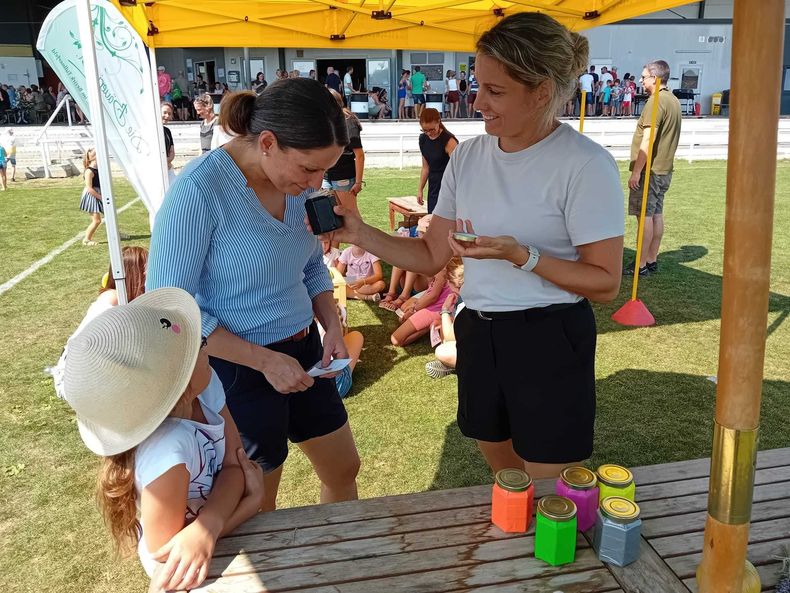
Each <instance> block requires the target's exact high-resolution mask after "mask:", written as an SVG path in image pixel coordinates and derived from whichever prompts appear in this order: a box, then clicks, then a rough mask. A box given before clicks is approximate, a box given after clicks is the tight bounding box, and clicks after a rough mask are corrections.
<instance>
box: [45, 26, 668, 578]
mask: <svg viewBox="0 0 790 593" xmlns="http://www.w3.org/2000/svg"><path fill="white" fill-rule="evenodd" d="M587 59H588V44H587V41H586V39H585V38H583V37H581V36H580V35H578V34H576V33H572V32H570V31H568V30H567V29H566V28H565V27H563V26H562V25H561V24H560V23H558V22H557V21H555V20H554V19H552V18H551V17H549V16H547V15H545V14H539V13H519V14H515V15H513V16H509V17H507V18H503V19H501V20H499V21H498V22H497V24H496V25H495V26H494V27H493V28H492V29H491V30H489V31H487V32H486V33H484V34H483V35H482V36H481V37H480V38H479V40H478V43H477V55H476V62H475V66H476V69H477V72H476V73H475V72H474V70H472V71H471V72H470V74H471V76H470V78H469V79H466V80H465V79H464V77H459V78H455V77H454V76H455V73H454V72H453V71H448V72H447V82H448V84H447V88H448V93H453V95H452V99H453V100H450V97H448V101H449V102H450V104H453V103H455V104H458V110H457V111H456V113H462V110H461V104H462V101H465V103H466V104H467V105H470V99H469V96H470V94H471V92H472V90H473V89H474V95H475V96H474V98H472V99H471V104H472V105H473V106H474V109H476V110H477V111H479V112H481V114H482V117H483V120H484V122H485V130H486V134H484V135H482V136H479V137H476V138H473V139H470V140H468V141H466V142H464V143H460V144H459V142H458V140H457V139H456V138H455V136H453V134H452V133H450V132H449V131H448V130H447V129H446V128H445V126H444V124H443V123H442V114H440V113H439V112H438V111H436V110H434V109H428V108H424V103H425V102H424V94H425V92H426V86H425V85H426V82H425V79H424V75H422V73H421V72H419V70H418V69H417V68H415V72H414V73H413V74H412V73H410V72H408V71H405V72H404V76H403V78H402V85H401V86H399V106H398V108H399V110H400V109H401V108H403V109H406V108H407V105H406V104H405V99H406V98H407V97H408V95H409V93H411V98H412V100H413V101H414V108H415V116H416V117H418V118H419V122H420V126H421V129H422V135H421V136H420V142H419V143H420V150H421V152H422V155H423V167H422V171H421V175H420V180H419V187H418V197H419V199H420V200H421V201H422V200H424V192H425V185H426V183H427V185H428V191H427V193H428V196H427V210H428V212H429V214H428V215H426V216H423V217H421V218H420V220H419V222H418V223H417V225H416V226H415V227H414V228H410V227H404V228H401V229H399V231H398V232H395V233H385V232H383V231H381V230H378V229H376V228H374V227H372V226H370V225H368V224H367V223H366V222H365V221H364V220H363V218H362V216H361V214H360V211H359V208H358V205H357V197H358V195H359V194H360V192H362V191H364V187H365V184H364V179H363V178H364V174H365V161H364V150H363V146H362V141H361V135H360V132H361V129H362V123H361V122H360V121H359V119H358V118H357V117H356V116H355V115H354V113H353V112H352V111H351V110H350V109H349V106H348V101H347V98H348V96H349V95H350V94H351V93H353V92H355V90H356V89H354V83H353V78H352V76H351V74H352V70H353V69H349V70H348V71H347V72H346V75H345V76H344V77H343V78H342V79H341V77H340V76H339V75H338V74H336V73H335V72H334V70H333V69H332V70H331V71H330V72H328V76H327V82H326V83H322V82H320V81H318V80H316V79H315V78H314V77H299V76H298V75H297V76H290V75H289V74H288V73H285V76H284V77H283V73H279V75H278V80H276V81H274V82H272V83H271V84H269V83H267V81H266V80H265V76H263V73H260V75H259V76H257V77H256V79H255V81H254V83H253V87H254V88H253V90H251V91H240V92H234V93H226V94H225V96H224V97H223V98H222V101H221V103H220V110H219V115H218V116H216V115H215V114H214V109H213V106H214V100H213V97H211V95H210V94H209V93H207V92H205V91H203V92H201V93H200V94H198V95H197V96H196V97H195V98H194V101H193V106H194V107H195V109H196V111H198V114H199V116H200V117H201V119H202V123H201V146H202V147H203V149H204V150H203V153H204V154H203V155H202V156H200V157H199V158H197V159H195V160H194V161H192V162H191V163H190V164H189V165H188V166H187V167H186V168H185V169H184V170H183V171H182V172H181V173H180V174H179V175H178V176H175V177H174V179H173V182H172V183H171V186H170V189H169V190H168V193H167V195H166V197H165V200H164V202H163V205H162V207H161V209H160V210H159V212H158V213H157V216H156V220H155V224H154V228H153V232H152V238H151V245H150V253H149V252H147V251H145V250H144V249H142V248H138V247H133V248H130V247H127V248H126V249H124V267H125V271H126V286H127V294H128V299H129V304H127V305H118V296H117V293H116V292H115V286H114V281H113V279H112V274H111V273H109V272H108V274H107V275H106V276H105V281H104V283H103V287H102V289H101V293H100V295H99V297H98V298H97V300H96V301H95V302H94V303H93V304H92V305H91V306H90V308H89V309H88V313H87V315H86V317H85V319H84V320H83V322H82V323H81V324H80V327H79V328H77V330H76V331H75V333H74V334H73V335H72V337H71V338H70V339H69V340H68V342H67V345H66V347H65V349H64V353H63V355H62V356H61V360H60V362H59V363H58V366H57V368H56V370H55V385H56V390H57V392H58V394H59V395H60V396H61V397H63V398H64V399H66V401H67V402H68V403H69V404H70V405H71V406H72V407H73V408H74V410H75V411H76V414H77V423H78V426H79V430H80V434H81V436H82V438H83V440H84V441H85V443H86V445H87V446H88V448H89V449H91V450H92V451H94V452H95V453H97V454H99V455H101V456H103V457H104V458H105V459H104V463H103V466H102V469H101V473H100V480H99V485H98V489H99V493H98V494H99V495H98V499H99V502H100V505H101V507H102V512H103V514H104V516H105V519H106V521H107V523H108V527H109V529H110V531H111V533H112V535H113V537H114V540H115V541H116V543H117V544H118V546H119V547H127V548H128V547H137V549H138V552H139V554H140V558H141V561H142V564H143V566H144V568H145V570H146V572H147V573H148V574H149V576H151V578H152V587H151V590H153V591H166V590H171V589H174V590H186V589H190V588H194V587H196V586H197V585H199V584H200V583H201V582H202V581H203V580H204V579H205V577H206V573H207V568H208V563H209V560H210V558H211V555H212V553H213V549H214V545H215V543H216V541H217V539H218V538H219V537H220V536H221V535H224V534H226V533H229V532H230V531H231V530H232V529H234V528H235V527H236V526H238V525H239V524H240V523H242V522H243V521H245V520H246V519H248V518H250V517H252V516H253V515H255V514H256V513H258V512H261V511H267V510H271V509H274V508H275V506H276V497H277V492H278V489H279V488H280V478H281V475H282V471H283V466H284V463H285V461H286V458H287V456H288V452H289V448H288V443H289V441H290V442H291V443H294V444H295V445H296V446H297V447H298V448H299V449H301V451H302V452H303V453H304V454H305V455H306V457H307V458H308V459H309V461H310V463H311V465H312V467H313V470H314V471H315V473H316V476H317V477H318V479H319V482H320V500H321V502H322V503H325V502H333V501H342V500H352V499H355V498H356V497H357V475H358V473H359V471H360V467H361V461H360V456H359V453H358V451H357V446H356V442H355V438H354V434H353V432H352V427H351V424H350V422H349V417H348V414H347V412H346V409H345V406H344V402H343V398H345V397H346V396H347V395H348V394H349V393H352V392H353V372H354V369H355V367H356V365H357V363H358V362H359V361H360V356H361V354H362V348H363V344H364V343H365V338H364V336H363V335H362V333H361V332H359V331H353V327H354V326H353V319H349V315H348V312H347V311H346V310H345V308H344V307H343V306H342V305H341V302H345V301H346V299H356V300H360V301H363V302H366V303H368V305H369V306H373V307H380V308H382V309H384V310H387V311H391V312H392V313H393V314H394V318H393V327H394V330H393V331H392V333H391V335H390V343H391V344H392V345H394V346H397V347H406V348H408V347H409V345H411V344H413V343H415V342H417V341H418V340H429V341H430V343H431V345H432V346H433V347H434V348H435V359H434V360H431V361H430V362H428V363H427V365H426V368H425V370H426V373H427V374H428V375H429V376H431V377H434V378H440V377H443V376H446V375H449V374H453V373H455V374H456V375H457V377H458V413H457V421H458V426H459V428H460V430H461V431H462V433H463V434H464V435H466V436H467V437H469V438H471V439H474V440H475V442H476V443H477V446H478V448H479V450H480V451H481V453H482V455H483V457H484V458H485V460H486V461H487V463H488V464H489V466H490V468H491V469H492V471H498V470H501V469H505V468H511V467H519V468H524V469H526V470H527V471H528V472H529V473H530V475H531V476H533V477H534V478H542V477H553V476H557V475H558V474H559V472H560V471H561V470H562V469H563V468H565V467H567V466H569V465H577V464H578V463H580V462H582V461H583V460H585V459H587V458H588V457H589V456H590V454H591V452H592V444H593V430H594V424H595V405H596V401H595V352H596V325H595V318H594V315H593V313H592V307H591V304H590V303H591V301H592V302H606V301H609V300H612V299H613V298H614V297H615V296H616V295H617V294H618V291H619V288H620V282H621V276H622V273H623V270H622V254H623V234H624V214H623V208H622V201H623V191H622V188H621V186H620V178H619V173H618V169H617V166H616V164H615V162H614V160H613V158H612V156H611V155H610V154H609V153H608V152H607V151H606V150H605V149H604V148H603V147H601V146H599V145H598V144H596V143H595V142H593V141H591V140H590V139H588V138H586V137H584V136H583V135H580V134H578V133H577V132H576V131H575V130H574V129H573V128H572V127H571V126H569V125H567V124H563V123H561V122H560V121H559V120H558V119H557V117H556V116H557V114H558V113H559V112H560V111H561V110H562V106H563V105H564V104H565V101H566V99H567V98H568V97H569V96H572V95H573V93H574V92H575V89H576V87H577V85H578V83H579V78H578V75H579V72H581V71H582V69H584V68H586V64H587ZM462 74H463V73H462ZM668 74H669V69H668V66H667V65H666V63H665V62H662V61H656V62H652V63H650V64H647V65H646V66H645V68H644V70H643V72H642V78H641V82H642V84H643V86H644V89H645V91H646V92H647V93H649V94H650V95H651V100H657V101H659V106H660V112H661V115H660V117H659V120H658V122H657V124H656V125H657V126H659V127H658V130H660V132H656V136H660V137H661V138H662V140H661V141H659V142H657V144H656V147H655V150H656V155H657V157H658V158H657V159H656V160H655V161H654V163H656V164H655V165H654V166H657V167H658V169H656V170H655V172H656V173H658V175H657V177H658V183H657V185H656V186H655V187H654V185H653V181H652V180H651V184H650V189H649V199H650V200H651V203H652V210H651V209H648V216H650V217H651V221H652V223H651V224H652V226H651V233H652V235H651V237H650V238H648V237H647V233H646V237H645V241H646V244H647V245H648V249H647V250H646V251H647V255H646V256H645V257H646V258H647V260H646V262H645V264H644V265H645V266H646V268H645V269H648V270H649V268H648V266H650V265H656V266H657V264H656V262H655V259H650V258H655V257H657V251H658V242H660V231H662V230H663V219H661V205H662V202H663V197H664V193H665V192H666V189H667V188H668V187H669V182H670V180H671V172H672V171H671V160H672V156H673V155H674V148H675V147H676V146H677V142H676V139H677V136H678V135H679V130H680V123H679V122H680V120H679V106H676V105H675V103H677V99H675V98H674V96H673V95H672V94H671V93H669V92H665V91H666V88H665V85H664V84H663V82H662V84H661V85H658V84H656V83H655V81H656V80H659V79H660V80H661V81H665V80H666V79H667V78H668ZM586 75H587V73H585V75H584V76H586ZM610 76H611V74H610ZM473 77H474V78H473ZM629 79H630V77H629ZM453 80H455V81H456V84H455V85H452V84H449V83H450V82H451V81H453ZM614 80H615V78H614V77H612V83H614ZM462 81H463V82H465V83H466V84H465V85H462V84H461V82H462ZM473 81H474V86H472V84H473ZM478 81H479V82H478ZM608 82H609V81H608V80H607V85H606V86H607V88H610V85H609V84H608ZM174 84H176V85H178V84H179V82H178V80H177V79H176V81H175V82H174V81H173V80H170V81H169V82H168V81H167V80H163V84H162V85H160V91H161V90H163V89H164V90H169V91H170V93H169V96H168V93H164V94H162V99H163V103H162V122H163V124H166V123H168V122H169V121H170V120H171V119H172V118H173V116H174V114H177V113H178V111H179V110H180V109H182V108H183V107H182V104H180V103H178V102H177V97H176V96H174V94H173V89H174ZM179 88H180V87H179ZM401 90H403V91H404V95H405V96H404V97H401V96H400V95H401ZM417 90H419V91H421V92H415V91H417ZM454 93H457V95H455V94H454ZM464 93H466V96H465V98H464ZM421 96H422V97H421ZM181 98H183V95H182V97H181ZM609 98H610V102H611V92H610V93H609ZM401 99H404V101H403V102H402V103H401ZM611 107H612V105H611V103H610V108H611ZM619 108H620V109H622V104H620V106H619ZM451 114H452V110H451ZM652 132H653V130H652V129H651V124H650V122H649V120H646V119H645V118H644V116H643V117H642V118H641V119H640V121H639V125H638V129H637V133H636V134H635V136H634V148H633V150H632V167H631V168H632V175H631V178H630V179H629V188H630V189H631V192H632V196H633V195H636V194H637V193H639V192H641V184H643V183H644V178H645V170H644V169H645V155H646V152H647V150H648V148H647V147H648V142H647V140H646V139H649V137H650V135H651V133H652ZM165 136H166V144H167V134H165ZM673 141H674V142H675V144H674V147H673V146H672V142H673ZM171 149H173V144H172V136H171V137H170V141H169V145H168V146H167V148H166V150H167V153H168V158H169V155H170V154H171ZM95 158H96V157H95V153H93V152H92V151H90V152H89V153H88V154H87V155H86V163H85V167H86V173H85V190H84V193H83V195H82V199H81V203H80V208H81V209H83V210H84V211H86V212H88V213H89V214H90V215H91V226H89V228H88V229H87V230H86V235H85V241H84V242H85V244H86V245H90V244H91V243H92V241H93V239H92V237H93V233H94V232H95V230H96V227H98V225H99V224H100V222H101V218H100V215H101V187H100V184H99V183H98V175H97V173H96V167H97V165H96V160H95ZM547 171H549V172H551V174H546V173H547ZM317 188H324V189H325V190H329V191H331V192H333V193H334V195H335V197H336V199H337V204H338V205H337V206H336V208H335V213H336V214H338V215H340V216H342V220H343V224H342V227H340V228H339V229H338V230H335V231H333V232H331V233H329V234H326V235H323V236H319V237H316V236H315V235H314V234H313V233H312V229H311V228H309V225H307V224H306V221H305V202H306V200H307V199H308V198H309V197H310V196H311V194H312V193H313V192H314V190H315V189H317ZM590 188H595V191H590ZM630 211H631V212H632V213H633V209H631V210H630ZM659 227H660V229H659ZM657 241H658V242H657ZM341 246H343V249H341ZM383 262H386V264H388V266H385V265H383ZM640 264H641V262H640ZM387 267H389V269H391V272H390V275H389V278H387V275H386V270H387ZM656 270H657V267H656ZM639 273H640V274H642V271H641V267H640V268H639ZM333 278H343V279H344V282H343V283H339V284H340V285H341V286H342V285H344V289H343V290H345V294H344V295H343V297H344V298H343V299H337V300H336V299H335V285H334V283H333ZM525 337H528V339H525ZM339 359H342V360H345V359H348V360H349V362H350V364H348V365H347V366H345V367H344V368H343V369H341V370H338V371H332V372H329V371H322V369H326V368H327V367H328V366H329V365H330V363H331V362H332V361H333V360H339ZM129 385H136V386H139V389H137V390H133V391H131V390H129V388H128V386H129Z"/></svg>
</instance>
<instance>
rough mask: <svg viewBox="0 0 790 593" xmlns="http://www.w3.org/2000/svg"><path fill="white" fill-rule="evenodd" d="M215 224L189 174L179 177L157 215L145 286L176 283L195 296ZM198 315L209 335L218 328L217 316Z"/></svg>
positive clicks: (204, 333)
mask: <svg viewBox="0 0 790 593" xmlns="http://www.w3.org/2000/svg"><path fill="white" fill-rule="evenodd" d="M214 227H215V223H214V220H213V218H212V216H211V212H210V211H209V208H208V207H207V205H206V202H205V198H204V196H203V194H202V192H201V191H200V189H199V188H198V187H197V186H196V185H195V183H194V182H193V181H192V179H190V178H189V177H186V178H182V179H179V180H178V181H177V182H176V183H175V184H174V185H173V186H172V188H171V189H170V191H169V192H168V193H167V196H165V200H164V203H163V204H162V207H161V208H160V210H159V212H158V213H157V215H156V220H155V222H154V230H153V233H152V235H151V249H150V255H149V256H148V272H147V274H146V281H145V289H146V290H154V289H156V288H163V287H167V286H176V287H178V288H183V289H184V290H186V291H187V292H188V293H189V294H191V295H192V296H195V295H196V294H197V292H198V288H199V286H200V276H201V274H202V273H203V268H204V266H205V262H206V255H207V254H208V250H209V246H210V244H211V238H212V235H213V232H214ZM201 316H202V319H203V335H204V336H208V335H210V334H211V333H212V332H213V331H214V330H215V329H216V328H217V318H216V317H214V316H213V315H210V314H208V313H206V312H205V311H203V310H201Z"/></svg>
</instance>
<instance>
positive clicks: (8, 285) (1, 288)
mask: <svg viewBox="0 0 790 593" xmlns="http://www.w3.org/2000/svg"><path fill="white" fill-rule="evenodd" d="M139 201H140V198H139V197H137V198H135V199H134V200H132V201H131V202H129V203H128V204H125V205H124V206H122V207H121V208H119V209H118V212H117V214H120V213H121V212H123V211H124V210H126V209H127V208H129V207H130V206H132V204H134V203H136V202H139ZM84 234H85V231H82V232H79V233H77V234H76V235H74V236H73V237H72V238H71V239H69V240H68V241H66V242H65V243H64V244H63V245H61V246H60V247H57V248H56V249H53V250H52V251H50V252H49V253H47V254H46V255H45V256H44V257H42V258H41V259H40V260H38V261H37V262H35V263H34V264H33V265H32V266H30V267H29V268H28V269H27V270H25V271H23V272H20V273H19V274H17V275H16V276H14V277H13V278H11V280H9V281H8V282H4V283H3V284H0V295H2V294H3V293H5V292H8V291H9V290H11V289H12V288H14V286H16V285H17V284H19V283H20V282H22V280H24V279H25V278H27V277H28V276H30V275H31V274H33V273H34V272H35V271H36V270H38V269H39V268H40V267H41V266H45V265H47V264H48V263H49V262H51V261H52V260H53V259H55V258H56V257H57V256H58V255H60V254H61V253H63V252H64V251H66V249H68V248H69V247H71V246H72V245H74V243H76V242H77V241H79V240H81V239H82V237H83V235H84Z"/></svg>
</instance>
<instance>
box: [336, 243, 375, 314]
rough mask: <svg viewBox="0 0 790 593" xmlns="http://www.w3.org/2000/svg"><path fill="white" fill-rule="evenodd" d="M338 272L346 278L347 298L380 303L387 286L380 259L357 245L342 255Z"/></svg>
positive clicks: (350, 247)
mask: <svg viewBox="0 0 790 593" xmlns="http://www.w3.org/2000/svg"><path fill="white" fill-rule="evenodd" d="M337 271H338V272H340V273H341V274H343V276H345V277H346V296H347V297H348V298H350V299H360V300H362V301H378V300H379V299H380V298H381V295H380V294H379V293H380V292H381V291H382V290H384V289H385V288H386V286H387V285H386V284H385V283H384V280H383V278H384V272H383V271H382V269H381V262H380V261H379V258H377V257H376V256H375V255H373V254H372V253H368V252H367V251H365V250H364V249H362V248H361V247H357V246H356V245H351V246H349V247H347V248H346V249H344V250H343V253H341V254H340V258H339V259H338V260H337Z"/></svg>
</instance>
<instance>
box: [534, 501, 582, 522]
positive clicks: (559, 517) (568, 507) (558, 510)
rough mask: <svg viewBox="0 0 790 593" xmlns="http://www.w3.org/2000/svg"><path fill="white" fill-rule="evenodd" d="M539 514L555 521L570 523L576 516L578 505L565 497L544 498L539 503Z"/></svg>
mask: <svg viewBox="0 0 790 593" xmlns="http://www.w3.org/2000/svg"><path fill="white" fill-rule="evenodd" d="M538 512H539V513H540V514H541V515H543V516H544V517H546V518H547V519H551V520H553V521H570V520H571V519H573V518H574V517H575V516H576V503H574V502H573V501H572V500H571V499H570V498H565V497H564V496H556V495H554V494H552V495H550V496H544V497H543V498H541V499H540V500H539V501H538Z"/></svg>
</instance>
